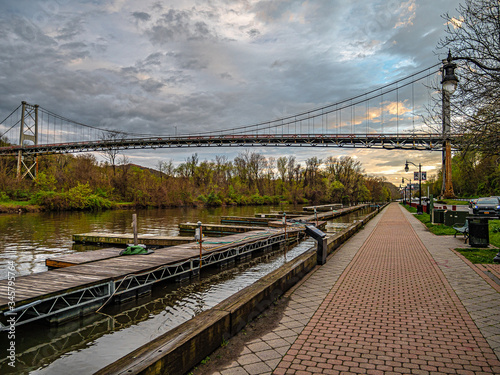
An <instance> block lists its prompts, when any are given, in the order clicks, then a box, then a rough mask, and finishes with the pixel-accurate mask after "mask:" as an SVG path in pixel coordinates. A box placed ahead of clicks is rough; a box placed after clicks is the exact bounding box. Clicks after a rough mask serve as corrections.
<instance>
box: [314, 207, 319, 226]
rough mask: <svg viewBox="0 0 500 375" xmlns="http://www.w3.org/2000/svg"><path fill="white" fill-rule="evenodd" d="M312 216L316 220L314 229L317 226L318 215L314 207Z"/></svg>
mask: <svg viewBox="0 0 500 375" xmlns="http://www.w3.org/2000/svg"><path fill="white" fill-rule="evenodd" d="M314 216H315V218H316V227H317V226H318V213H317V212H316V206H315V207H314Z"/></svg>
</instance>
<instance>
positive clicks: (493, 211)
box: [472, 197, 500, 216]
mask: <svg viewBox="0 0 500 375" xmlns="http://www.w3.org/2000/svg"><path fill="white" fill-rule="evenodd" d="M472 213H473V214H474V215H486V216H500V198H498V197H488V198H479V199H478V200H477V202H476V204H475V205H474V208H473V209H472Z"/></svg>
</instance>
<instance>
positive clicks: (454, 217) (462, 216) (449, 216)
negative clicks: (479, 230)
mask: <svg viewBox="0 0 500 375" xmlns="http://www.w3.org/2000/svg"><path fill="white" fill-rule="evenodd" d="M467 216H470V214H469V213H468V212H467V211H446V212H445V213H444V225H446V226H449V227H452V226H454V225H455V224H462V225H463V224H465V220H466V217H467Z"/></svg>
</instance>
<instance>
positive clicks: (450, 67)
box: [441, 51, 458, 95]
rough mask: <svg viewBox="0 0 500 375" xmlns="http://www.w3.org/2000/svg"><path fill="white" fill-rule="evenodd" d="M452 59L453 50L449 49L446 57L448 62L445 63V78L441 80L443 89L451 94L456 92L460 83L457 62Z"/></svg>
mask: <svg viewBox="0 0 500 375" xmlns="http://www.w3.org/2000/svg"><path fill="white" fill-rule="evenodd" d="M452 60H453V58H452V57H451V51H448V58H447V59H446V63H445V64H444V65H443V80H442V81H441V84H442V85H443V90H444V91H446V92H447V93H448V94H450V95H452V94H453V93H454V92H455V90H456V89H457V85H458V78H457V76H456V75H455V68H456V67H457V64H453V63H452V62H451V61H452Z"/></svg>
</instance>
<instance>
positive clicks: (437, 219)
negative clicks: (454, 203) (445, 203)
mask: <svg viewBox="0 0 500 375" xmlns="http://www.w3.org/2000/svg"><path fill="white" fill-rule="evenodd" d="M445 211H446V210H439V209H437V208H435V209H434V220H433V221H432V222H433V223H434V224H443V223H444V213H445Z"/></svg>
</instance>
